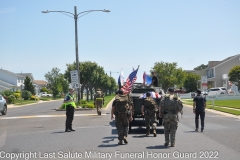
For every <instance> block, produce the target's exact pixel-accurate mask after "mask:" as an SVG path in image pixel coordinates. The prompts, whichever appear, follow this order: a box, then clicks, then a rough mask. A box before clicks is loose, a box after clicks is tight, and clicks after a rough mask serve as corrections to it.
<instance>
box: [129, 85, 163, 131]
mask: <svg viewBox="0 0 240 160" xmlns="http://www.w3.org/2000/svg"><path fill="white" fill-rule="evenodd" d="M147 92H156V93H159V92H162V94H164V91H163V90H162V89H161V88H160V87H147V86H143V85H142V84H141V83H136V84H134V86H133V90H132V91H131V93H130V94H129V96H130V98H131V99H132V101H133V105H134V106H133V113H132V116H133V120H132V122H130V123H129V132H130V131H131V129H132V126H135V125H136V126H145V120H144V116H143V115H142V112H141V108H142V103H143V99H140V98H139V97H140V96H142V95H143V94H144V93H147ZM154 99H155V100H156V102H157V104H158V106H159V104H160V101H161V99H160V98H154ZM156 114H157V119H158V126H161V125H162V118H160V117H159V116H158V113H156Z"/></svg>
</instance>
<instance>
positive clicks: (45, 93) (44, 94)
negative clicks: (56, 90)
mask: <svg viewBox="0 0 240 160" xmlns="http://www.w3.org/2000/svg"><path fill="white" fill-rule="evenodd" d="M40 95H41V97H52V94H49V93H47V92H41V93H40Z"/></svg>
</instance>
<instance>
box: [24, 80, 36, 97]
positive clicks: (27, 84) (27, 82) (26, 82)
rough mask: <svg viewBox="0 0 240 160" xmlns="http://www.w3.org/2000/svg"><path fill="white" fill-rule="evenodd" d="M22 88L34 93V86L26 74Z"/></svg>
mask: <svg viewBox="0 0 240 160" xmlns="http://www.w3.org/2000/svg"><path fill="white" fill-rule="evenodd" d="M24 90H27V91H29V92H31V94H35V90H34V86H33V84H32V81H31V79H30V78H29V77H28V76H27V77H26V78H25V80H24Z"/></svg>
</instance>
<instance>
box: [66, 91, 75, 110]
mask: <svg viewBox="0 0 240 160" xmlns="http://www.w3.org/2000/svg"><path fill="white" fill-rule="evenodd" d="M68 96H69V97H70V98H71V99H73V97H72V96H71V95H70V94H68ZM64 105H65V109H66V107H67V105H71V106H73V107H74V108H75V109H76V108H77V106H76V104H75V102H73V101H72V102H66V103H64Z"/></svg>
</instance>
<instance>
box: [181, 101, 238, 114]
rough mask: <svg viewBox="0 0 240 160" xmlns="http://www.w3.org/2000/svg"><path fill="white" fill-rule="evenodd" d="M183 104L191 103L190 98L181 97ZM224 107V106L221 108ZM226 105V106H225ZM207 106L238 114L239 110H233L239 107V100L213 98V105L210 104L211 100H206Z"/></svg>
mask: <svg viewBox="0 0 240 160" xmlns="http://www.w3.org/2000/svg"><path fill="white" fill-rule="evenodd" d="M182 101H183V103H184V104H187V105H191V106H192V105H193V100H192V99H182ZM223 107H224V108H223ZM225 107H226V108H225ZM207 108H208V109H213V110H217V111H221V112H225V113H230V114H234V115H240V110H234V109H233V108H235V109H240V100H239V99H233V100H214V107H213V106H212V100H208V101H207Z"/></svg>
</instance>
